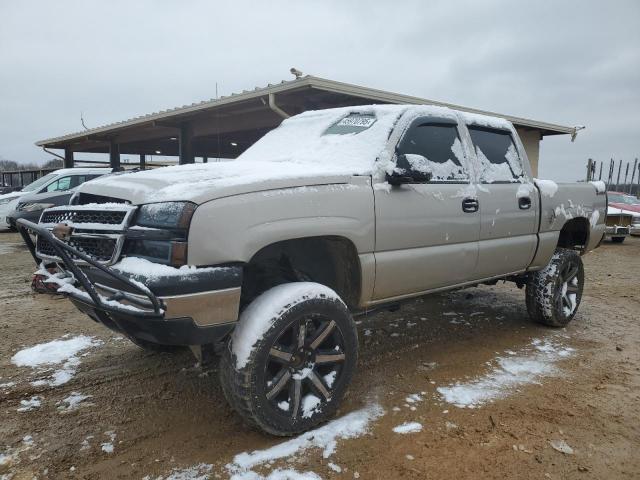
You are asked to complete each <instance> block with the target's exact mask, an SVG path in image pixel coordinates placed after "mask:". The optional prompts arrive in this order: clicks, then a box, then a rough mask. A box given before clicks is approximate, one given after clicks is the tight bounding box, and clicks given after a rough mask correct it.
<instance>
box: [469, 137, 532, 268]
mask: <svg viewBox="0 0 640 480" xmlns="http://www.w3.org/2000/svg"><path fill="white" fill-rule="evenodd" d="M467 128H468V130H469V134H470V137H471V141H472V144H473V148H474V151H475V154H476V157H477V164H478V167H479V182H480V185H479V186H478V202H479V204H480V245H479V247H480V249H479V255H478V267H477V270H476V277H477V278H478V279H481V278H489V277H494V276H498V275H504V274H507V273H513V272H518V271H522V270H524V269H526V268H527V267H528V266H529V264H530V263H531V261H532V259H533V255H534V253H535V249H536V245H537V230H538V210H539V205H538V196H537V193H536V192H537V191H536V189H535V187H534V185H533V183H532V179H531V178H530V174H529V173H528V171H527V169H526V168H525V166H524V165H525V163H524V162H525V160H526V158H523V157H524V155H526V154H525V153H524V151H523V149H519V148H518V147H517V145H516V141H515V139H514V137H513V132H512V131H510V130H502V129H496V128H487V127H484V126H478V125H468V126H467Z"/></svg>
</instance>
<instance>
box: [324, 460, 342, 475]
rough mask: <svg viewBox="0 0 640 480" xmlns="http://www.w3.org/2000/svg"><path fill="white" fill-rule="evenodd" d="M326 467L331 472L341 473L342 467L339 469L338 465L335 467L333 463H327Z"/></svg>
mask: <svg viewBox="0 0 640 480" xmlns="http://www.w3.org/2000/svg"><path fill="white" fill-rule="evenodd" d="M327 467H329V468H330V469H331V470H333V471H334V472H336V473H340V472H342V467H340V465H336V464H335V463H333V462H329V463H327Z"/></svg>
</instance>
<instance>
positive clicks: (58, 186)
mask: <svg viewBox="0 0 640 480" xmlns="http://www.w3.org/2000/svg"><path fill="white" fill-rule="evenodd" d="M69 188H71V177H62V178H60V179H58V180H56V181H55V182H53V183H52V184H51V185H49V186H48V187H47V192H64V191H65V190H69Z"/></svg>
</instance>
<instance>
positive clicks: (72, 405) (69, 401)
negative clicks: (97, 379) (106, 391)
mask: <svg viewBox="0 0 640 480" xmlns="http://www.w3.org/2000/svg"><path fill="white" fill-rule="evenodd" d="M87 398H91V395H83V394H81V393H78V392H71V395H69V396H68V397H66V398H63V399H62V401H61V402H59V407H58V410H63V411H71V410H75V409H76V408H78V406H79V405H80V404H81V403H82V402H84V401H85V400H86V399H87ZM63 403H66V406H65V405H62V404H63Z"/></svg>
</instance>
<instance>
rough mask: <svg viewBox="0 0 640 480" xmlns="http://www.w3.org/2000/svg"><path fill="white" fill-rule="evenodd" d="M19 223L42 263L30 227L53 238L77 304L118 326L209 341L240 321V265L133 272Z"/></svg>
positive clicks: (135, 332)
mask: <svg viewBox="0 0 640 480" xmlns="http://www.w3.org/2000/svg"><path fill="white" fill-rule="evenodd" d="M17 224H18V226H20V227H22V228H20V229H19V230H20V233H21V234H22V237H23V239H24V241H25V243H26V244H27V246H28V247H29V249H30V250H31V253H32V255H33V256H34V259H36V262H38V258H37V256H36V255H35V245H34V244H33V240H31V237H30V236H29V233H28V232H27V230H28V231H31V232H33V233H35V234H37V235H38V236H39V237H40V238H41V239H44V240H45V241H46V242H48V243H49V244H50V246H51V247H52V248H53V249H54V250H55V252H56V254H57V255H56V256H57V257H59V258H60V259H61V260H62V263H63V264H64V268H65V270H67V271H68V272H69V273H71V274H72V275H73V277H74V279H75V283H74V285H72V286H70V287H65V288H63V292H64V293H65V294H66V295H67V296H68V297H69V299H70V300H71V301H72V302H73V304H74V305H75V306H76V307H77V308H78V309H79V310H80V311H82V312H83V313H85V314H87V315H88V316H89V317H91V318H92V319H93V320H95V321H96V322H99V323H102V324H103V325H105V326H106V327H108V328H110V329H112V330H115V331H118V332H121V333H123V334H125V335H127V336H129V337H133V338H136V339H141V340H146V341H149V342H152V343H158V344H162V345H205V344H209V343H216V342H218V341H220V340H221V339H222V338H223V337H225V336H226V335H227V334H229V332H231V330H233V328H234V326H235V322H236V320H237V317H238V309H239V305H240V287H241V284H242V267H241V266H240V265H238V264H233V265H225V266H221V267H219V268H204V269H196V270H190V271H189V272H188V275H185V276H182V275H181V276H157V275H154V276H152V275H148V276H147V275H142V274H135V275H133V274H128V273H125V272H120V271H118V270H116V269H114V268H112V267H108V266H106V265H103V264H101V263H99V262H97V261H96V260H94V259H93V258H91V257H89V256H88V255H86V254H84V253H82V252H80V251H78V250H77V249H75V248H73V247H71V246H69V245H68V244H66V243H65V242H63V241H61V240H59V239H57V238H56V237H54V236H53V235H52V233H51V232H50V231H49V230H48V229H47V228H44V227H42V226H40V225H37V224H35V223H32V222H29V221H27V220H24V219H20V220H18V221H17ZM78 263H80V264H78Z"/></svg>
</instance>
